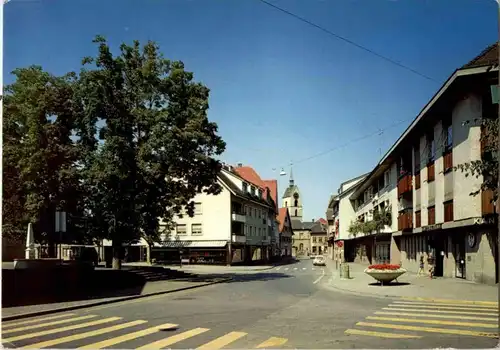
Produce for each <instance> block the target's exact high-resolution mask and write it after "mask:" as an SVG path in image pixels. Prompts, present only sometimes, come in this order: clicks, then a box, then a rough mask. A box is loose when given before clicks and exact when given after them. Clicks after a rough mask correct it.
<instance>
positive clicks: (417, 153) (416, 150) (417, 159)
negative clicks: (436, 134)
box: [413, 145, 422, 174]
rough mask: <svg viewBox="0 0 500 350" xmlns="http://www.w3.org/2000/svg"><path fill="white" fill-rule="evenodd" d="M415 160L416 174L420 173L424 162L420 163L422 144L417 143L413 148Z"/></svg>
mask: <svg viewBox="0 0 500 350" xmlns="http://www.w3.org/2000/svg"><path fill="white" fill-rule="evenodd" d="M413 160H414V161H415V169H414V174H420V168H421V167H422V164H420V146H419V145H417V146H415V147H414V148H413Z"/></svg>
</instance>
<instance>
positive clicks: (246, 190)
mask: <svg viewBox="0 0 500 350" xmlns="http://www.w3.org/2000/svg"><path fill="white" fill-rule="evenodd" d="M247 192H248V184H247V183H246V182H243V193H247Z"/></svg>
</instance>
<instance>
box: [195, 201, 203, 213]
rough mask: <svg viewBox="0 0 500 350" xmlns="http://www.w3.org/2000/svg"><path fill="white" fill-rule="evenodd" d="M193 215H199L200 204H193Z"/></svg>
mask: <svg viewBox="0 0 500 350" xmlns="http://www.w3.org/2000/svg"><path fill="white" fill-rule="evenodd" d="M194 213H195V214H197V215H200V214H201V213H202V211H201V203H194Z"/></svg>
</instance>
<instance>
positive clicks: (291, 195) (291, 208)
mask: <svg viewBox="0 0 500 350" xmlns="http://www.w3.org/2000/svg"><path fill="white" fill-rule="evenodd" d="M282 206H283V207H285V208H288V212H289V213H290V219H291V220H299V221H302V198H301V196H300V191H299V188H298V187H297V185H295V183H294V181H293V173H292V169H290V183H289V185H288V187H287V188H286V190H285V193H284V194H283V197H282Z"/></svg>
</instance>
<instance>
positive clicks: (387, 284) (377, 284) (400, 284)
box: [368, 282, 411, 287]
mask: <svg viewBox="0 0 500 350" xmlns="http://www.w3.org/2000/svg"><path fill="white" fill-rule="evenodd" d="M409 284H411V283H409V282H391V283H384V284H383V285H382V284H381V283H380V282H373V283H369V284H368V285H369V286H376V287H398V286H407V285H409Z"/></svg>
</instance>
